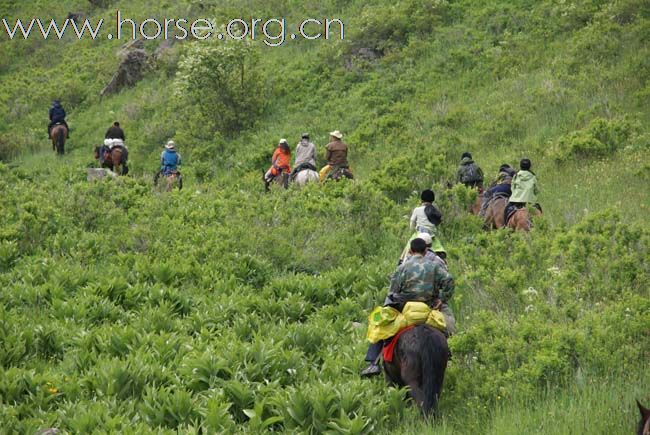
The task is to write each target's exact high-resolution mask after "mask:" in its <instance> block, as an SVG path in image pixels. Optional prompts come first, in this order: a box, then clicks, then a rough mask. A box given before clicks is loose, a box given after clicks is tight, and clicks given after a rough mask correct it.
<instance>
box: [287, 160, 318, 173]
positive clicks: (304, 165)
mask: <svg viewBox="0 0 650 435" xmlns="http://www.w3.org/2000/svg"><path fill="white" fill-rule="evenodd" d="M305 169H310V170H312V171H316V170H317V169H316V166H314V165H312V164H311V163H301V164H299V165H298V166H296V168H295V169H294V170H293V174H294V176H295V175H296V174H298V172H300V171H304V170H305Z"/></svg>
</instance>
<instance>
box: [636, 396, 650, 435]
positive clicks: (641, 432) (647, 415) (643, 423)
mask: <svg viewBox="0 0 650 435" xmlns="http://www.w3.org/2000/svg"><path fill="white" fill-rule="evenodd" d="M636 404H637V406H638V407H639V412H640V413H641V420H639V429H638V431H637V435H650V409H648V408H646V407H644V406H643V405H641V402H639V401H638V400H637V401H636Z"/></svg>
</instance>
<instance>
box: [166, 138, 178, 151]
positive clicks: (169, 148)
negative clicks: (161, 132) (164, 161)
mask: <svg viewBox="0 0 650 435" xmlns="http://www.w3.org/2000/svg"><path fill="white" fill-rule="evenodd" d="M165 148H167V149H168V150H173V149H174V148H176V143H175V142H174V141H173V140H170V141H169V142H167V143H166V144H165Z"/></svg>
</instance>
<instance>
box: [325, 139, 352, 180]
mask: <svg viewBox="0 0 650 435" xmlns="http://www.w3.org/2000/svg"><path fill="white" fill-rule="evenodd" d="M342 139H343V133H341V132H340V131H338V130H334V131H333V132H331V133H330V143H328V144H327V145H325V150H326V151H325V160H327V165H325V166H324V167H323V169H321V170H320V173H319V175H320V181H321V182H323V181H325V179H326V178H327V177H328V175H329V174H330V173H331V172H334V171H337V170H339V169H347V170H349V169H350V166H349V165H348V146H347V144H345V143H344V142H343V141H342Z"/></svg>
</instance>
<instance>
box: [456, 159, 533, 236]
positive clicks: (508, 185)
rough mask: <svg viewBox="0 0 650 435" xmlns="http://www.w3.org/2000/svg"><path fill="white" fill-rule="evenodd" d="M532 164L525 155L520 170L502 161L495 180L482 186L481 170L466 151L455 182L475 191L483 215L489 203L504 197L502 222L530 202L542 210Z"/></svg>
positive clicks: (479, 210)
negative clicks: (538, 200)
mask: <svg viewBox="0 0 650 435" xmlns="http://www.w3.org/2000/svg"><path fill="white" fill-rule="evenodd" d="M531 167H532V163H531V161H530V160H529V159H526V158H525V159H522V160H521V161H520V162H519V171H515V169H514V168H512V167H511V166H510V165H509V164H507V163H504V164H502V165H501V166H500V167H499V173H498V174H497V178H496V180H495V181H494V182H492V183H491V184H490V186H489V187H488V188H487V189H484V188H483V171H482V170H481V168H480V167H479V166H478V165H477V164H476V162H474V160H473V159H472V155H471V154H470V153H468V152H465V153H463V155H462V157H461V163H460V166H459V167H458V171H457V172H456V181H457V182H458V183H462V184H464V185H465V186H467V187H469V188H471V189H476V190H477V191H478V193H479V199H480V207H479V209H478V210H477V214H478V215H479V216H480V217H483V218H485V217H486V212H487V210H488V207H489V206H490V205H491V203H493V202H494V201H495V200H497V199H503V200H504V203H505V208H504V211H503V213H504V215H503V222H504V223H505V224H507V223H508V221H509V220H510V219H511V218H512V217H513V215H514V214H515V212H517V211H518V210H521V209H524V208H525V207H527V206H528V205H529V204H530V205H532V206H533V207H534V208H535V209H537V212H538V213H540V214H541V212H542V207H541V206H540V205H539V203H538V202H537V194H538V193H539V189H538V187H537V176H536V175H535V173H534V172H533V171H532V170H531Z"/></svg>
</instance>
